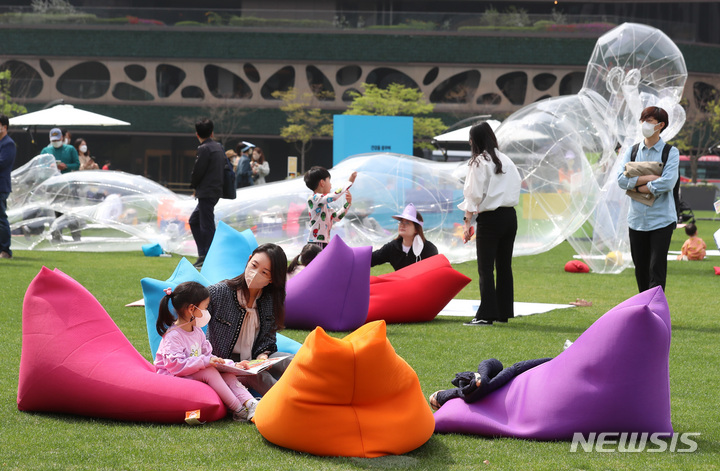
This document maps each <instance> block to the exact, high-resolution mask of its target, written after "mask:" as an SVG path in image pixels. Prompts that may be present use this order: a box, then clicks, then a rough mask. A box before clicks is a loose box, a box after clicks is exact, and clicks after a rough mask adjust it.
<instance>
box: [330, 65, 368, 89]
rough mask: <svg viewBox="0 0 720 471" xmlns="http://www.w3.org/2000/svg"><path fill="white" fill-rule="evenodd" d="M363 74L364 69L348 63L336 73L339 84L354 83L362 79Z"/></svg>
mask: <svg viewBox="0 0 720 471" xmlns="http://www.w3.org/2000/svg"><path fill="white" fill-rule="evenodd" d="M361 75H362V69H361V68H360V66H357V65H347V66H345V67H343V68H342V69H340V70H338V71H337V73H336V74H335V80H337V83H338V85H343V86H345V85H352V84H353V83H355V82H357V81H358V80H360V76H361Z"/></svg>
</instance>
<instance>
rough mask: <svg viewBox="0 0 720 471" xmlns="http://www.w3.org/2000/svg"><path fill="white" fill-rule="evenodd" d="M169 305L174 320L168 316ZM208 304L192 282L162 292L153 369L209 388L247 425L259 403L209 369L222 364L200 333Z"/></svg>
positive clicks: (233, 379) (226, 375) (206, 295)
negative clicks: (163, 293) (159, 337)
mask: <svg viewBox="0 0 720 471" xmlns="http://www.w3.org/2000/svg"><path fill="white" fill-rule="evenodd" d="M170 303H172V306H173V308H174V309H175V312H177V316H175V315H173V314H172V313H171V312H170ZM209 303H210V293H209V292H208V290H207V288H205V287H204V286H203V285H201V284H200V283H196V282H194V281H188V282H185V283H180V284H179V285H178V286H177V287H176V288H175V290H171V289H170V288H167V289H166V290H165V296H164V297H163V299H162V300H161V301H160V309H159V313H158V320H157V324H156V328H157V331H158V334H160V335H161V336H162V340H161V341H160V346H159V347H158V350H157V353H156V354H155V366H156V368H157V372H158V374H165V375H172V376H181V377H185V378H189V379H194V380H197V381H202V382H203V383H206V384H208V385H210V387H211V388H213V389H214V390H215V392H216V393H217V394H218V396H220V399H221V400H222V401H223V403H224V404H225V406H227V408H228V409H230V410H232V411H233V419H234V420H237V421H240V422H247V421H249V420H251V419H252V418H253V416H254V415H255V407H256V406H257V403H258V400H257V399H255V398H254V397H253V396H252V395H251V394H250V392H249V391H248V390H247V388H245V386H243V385H242V384H241V383H240V382H239V381H238V379H237V377H236V376H235V375H234V374H232V373H220V372H219V371H218V370H216V369H215V368H214V367H211V366H212V365H214V364H223V363H224V361H223V360H222V358H218V357H216V356H213V355H211V353H212V346H211V345H210V342H208V340H207V339H206V338H205V333H204V332H203V331H202V328H203V327H204V326H205V325H207V323H208V321H209V320H210V313H209V312H208V310H207V307H208V304H209ZM241 363H242V362H241ZM238 366H240V367H244V366H243V365H242V364H239V365H238Z"/></svg>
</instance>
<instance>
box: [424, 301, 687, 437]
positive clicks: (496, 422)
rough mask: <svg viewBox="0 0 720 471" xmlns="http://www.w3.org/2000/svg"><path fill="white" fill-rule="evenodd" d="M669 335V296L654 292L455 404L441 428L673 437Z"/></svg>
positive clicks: (442, 414) (440, 414) (446, 408)
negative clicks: (496, 385)
mask: <svg viewBox="0 0 720 471" xmlns="http://www.w3.org/2000/svg"><path fill="white" fill-rule="evenodd" d="M670 338H671V331H670V313H669V308H668V305H667V301H666V299H665V295H664V294H663V291H662V288H660V287H657V288H652V289H650V290H648V291H645V292H643V293H640V294H638V295H636V296H633V297H632V298H630V299H628V300H627V301H624V302H623V303H621V304H619V305H617V306H616V307H614V308H613V309H611V310H610V311H608V312H607V313H606V314H605V315H603V316H602V317H601V318H600V319H598V320H597V321H595V323H594V324H593V325H591V326H590V327H589V328H588V329H587V330H586V331H585V332H584V333H583V334H582V335H581V336H580V337H579V338H578V339H577V340H576V341H575V343H573V344H572V345H571V346H570V347H569V348H568V349H567V350H565V351H564V352H562V353H561V354H560V355H558V356H557V357H555V358H554V359H552V360H550V361H549V362H547V363H544V364H542V365H540V366H536V367H535V368H533V369H531V370H528V371H526V372H525V373H522V374H521V375H519V376H517V377H515V378H514V379H513V380H512V381H510V382H509V383H507V384H506V385H505V386H503V387H501V388H500V389H498V390H496V391H494V392H492V393H490V394H489V395H488V396H485V397H484V398H482V399H480V400H479V401H477V402H474V403H471V404H466V403H465V402H464V401H463V400H462V399H451V400H449V401H448V402H446V403H445V404H444V405H443V406H442V407H441V408H440V410H438V411H437V412H436V413H435V431H436V432H448V433H469V434H476V435H485V436H505V437H516V438H532V439H538V440H570V439H572V437H573V434H574V433H576V432H580V433H583V434H584V435H585V436H586V437H587V434H589V433H592V432H596V433H602V432H616V433H621V432H628V433H633V432H638V433H642V432H647V433H656V432H657V433H672V432H673V428H672V424H671V422H670V375H669V369H668V362H669V353H670Z"/></svg>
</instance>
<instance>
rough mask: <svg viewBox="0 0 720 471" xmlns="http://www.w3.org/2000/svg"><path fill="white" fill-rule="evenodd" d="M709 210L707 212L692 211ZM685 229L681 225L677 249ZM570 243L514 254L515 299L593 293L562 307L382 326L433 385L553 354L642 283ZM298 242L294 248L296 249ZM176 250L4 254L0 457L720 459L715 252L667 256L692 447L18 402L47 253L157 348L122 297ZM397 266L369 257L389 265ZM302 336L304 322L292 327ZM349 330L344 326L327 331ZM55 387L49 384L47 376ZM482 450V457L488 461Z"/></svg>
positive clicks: (448, 463)
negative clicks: (489, 322) (171, 416)
mask: <svg viewBox="0 0 720 471" xmlns="http://www.w3.org/2000/svg"><path fill="white" fill-rule="evenodd" d="M696 215H697V216H707V217H710V216H712V215H711V213H709V212H708V213H705V214H702V213H700V214H696ZM698 225H699V228H700V236H701V237H702V238H703V239H705V241H706V242H707V243H708V245H709V248H715V245H714V243H713V241H712V233H713V232H714V231H715V230H717V229H718V227H720V220H716V221H699V223H698ZM684 239H685V234H684V231H682V230H678V231H676V233H675V236H674V238H673V242H672V245H671V250H679V249H680V246H681V245H682V242H683V241H684ZM573 253H574V251H573V250H572V248H571V247H570V246H569V244H567V243H563V244H562V245H560V246H559V247H556V248H555V249H553V250H551V251H549V252H547V253H544V254H541V255H536V256H529V257H520V258H516V259H515V260H514V273H515V287H516V288H515V289H516V291H515V300H516V301H528V302H544V303H568V302H570V301H574V300H575V299H576V298H578V297H580V298H584V299H586V300H588V301H592V302H593V305H592V306H591V307H582V308H580V307H579V308H572V309H561V310H556V311H552V312H549V313H546V314H539V315H535V316H530V317H523V318H518V319H514V320H512V321H510V323H508V324H504V325H496V326H493V327H487V328H477V327H464V326H463V325H462V321H463V319H460V318H448V317H438V318H436V319H435V320H434V321H432V322H429V323H423V324H407V325H389V326H388V338H389V339H390V342H391V343H392V344H393V346H394V348H395V349H396V351H397V352H398V354H399V355H400V356H402V357H403V358H404V359H405V360H406V361H407V362H408V363H409V364H410V365H411V366H412V367H413V368H414V369H415V371H416V372H417V374H418V376H419V378H420V383H421V385H422V388H423V392H424V393H425V395H426V396H427V395H428V394H430V393H432V392H433V391H435V390H437V389H442V388H447V387H449V386H450V383H449V380H450V379H451V378H452V377H453V376H454V373H455V372H458V371H466V370H472V369H474V368H475V367H476V366H477V363H478V362H479V360H481V359H484V358H488V357H496V358H498V359H500V360H501V361H503V363H506V364H511V363H513V362H515V361H518V360H524V359H529V358H538V357H544V356H555V355H557V354H559V353H560V352H561V351H562V346H563V343H564V342H565V340H566V339H570V340H575V339H576V338H577V337H578V336H579V335H580V334H581V333H582V332H583V331H584V330H585V329H586V328H587V327H588V326H590V325H591V324H592V323H593V322H594V321H595V320H596V319H598V318H599V317H600V316H601V315H602V314H603V313H605V312H606V311H607V310H609V309H611V308H612V307H613V306H615V305H616V304H618V303H620V302H621V301H623V300H625V299H627V298H628V297H630V296H632V295H634V294H636V292H637V290H636V285H635V279H634V276H633V273H632V270H625V272H623V273H622V274H620V275H596V274H569V273H565V272H564V271H563V265H564V264H565V262H567V261H568V260H570V259H571V258H572V255H573ZM291 255H292V254H291ZM178 261H179V258H178V257H173V258H170V259H168V258H146V257H143V255H142V254H141V253H139V252H138V253H110V254H91V253H62V252H28V251H20V252H16V253H15V258H14V259H13V260H9V261H8V260H2V261H1V262H2V263H0V289H1V290H2V298H1V299H2V308H1V309H0V312H1V313H2V320H3V321H4V322H3V329H2V330H0V355H1V356H2V358H3V360H4V367H3V368H2V369H1V370H0V413H1V414H2V424H1V425H0V469H23V470H25V469H108V470H110V469H112V470H115V469H148V470H164V469H169V470H170V469H171V470H191V469H209V470H268V469H273V470H363V469H371V470H375V469H422V470H444V469H447V470H475V469H480V470H484V469H487V470H494V469H507V470H525V469H541V470H560V469H562V470H570V469H578V470H604V469H634V470H647V469H693V470H694V469H718V468H720V401H719V399H720V393H718V391H719V390H720V372H719V370H720V348H719V346H720V342H719V341H718V340H719V337H720V335H719V334H720V322H719V314H720V296H719V294H718V293H719V292H720V277H718V276H715V275H714V272H713V265H718V266H720V258H710V259H709V260H707V259H706V260H705V261H701V262H669V268H668V283H667V293H666V294H667V297H668V302H669V305H670V312H671V316H672V327H673V339H672V347H671V350H670V386H671V394H672V422H673V426H674V428H675V430H676V432H697V433H700V434H701V435H700V436H699V437H697V436H696V437H695V439H696V441H697V443H698V449H697V451H696V452H694V453H669V452H664V453H649V452H643V453H598V452H591V453H586V452H578V453H571V452H570V444H569V443H568V442H538V441H527V440H515V439H506V438H502V439H489V438H483V437H477V436H463V435H455V434H447V435H441V434H436V435H433V436H432V438H431V439H430V440H429V441H428V442H427V443H426V444H425V445H423V446H421V447H420V448H418V449H417V450H415V451H413V452H411V453H408V454H406V455H403V456H389V457H383V458H376V459H359V458H356V459H355V458H324V457H315V456H311V455H306V454H303V453H297V452H294V451H291V450H287V449H283V448H279V447H277V446H274V445H272V444H270V443H269V442H267V441H265V440H264V439H263V438H262V436H261V435H260V434H259V433H258V432H257V430H256V429H255V427H254V426H252V425H248V424H238V423H235V422H233V421H232V420H231V419H229V418H228V419H226V420H221V421H218V422H214V423H210V424H207V425H204V426H201V427H190V426H187V425H182V426H180V425H172V426H170V425H155V424H144V423H122V422H114V421H108V420H97V419H92V418H86V417H76V416H65V415H58V414H40V413H25V412H19V411H18V410H17V403H16V399H17V397H16V396H17V385H18V369H19V364H20V352H21V343H22V342H21V327H22V320H21V312H22V301H23V296H24V293H25V290H26V289H27V286H28V284H29V283H30V281H31V280H32V278H33V277H34V276H35V275H36V274H37V273H38V271H39V270H40V267H41V266H43V265H45V266H48V267H50V268H55V267H57V268H59V269H61V270H62V271H64V272H65V273H67V274H68V275H70V276H72V277H73V278H75V279H76V280H78V281H79V282H80V283H81V284H83V285H84V286H85V287H86V288H87V289H88V290H89V291H90V292H91V293H93V294H94V295H95V297H96V298H97V299H98V300H99V301H100V303H101V304H102V305H103V306H104V307H105V308H106V310H107V311H108V312H109V314H110V315H111V317H112V318H113V319H114V321H115V322H116V323H117V325H118V326H119V327H120V329H121V330H122V331H123V333H124V334H125V335H126V336H127V337H128V339H129V340H130V341H131V342H132V344H133V345H134V346H135V347H136V348H137V349H138V351H139V352H140V353H141V354H142V355H143V356H145V357H146V358H147V359H148V360H150V349H149V346H148V342H147V335H146V331H145V321H144V310H143V309H140V308H126V307H124V305H125V304H127V303H129V302H131V301H135V300H137V299H139V298H141V297H142V291H141V288H140V279H141V278H143V277H152V278H157V279H166V278H168V277H169V276H170V275H171V274H172V271H173V270H174V268H175V266H176V265H177V263H178ZM388 268H389V267H382V268H379V269H373V274H379V273H384V272H387V271H388ZM455 268H456V269H457V270H459V271H461V272H463V273H465V274H466V275H468V276H470V277H471V278H473V282H472V283H471V284H470V285H468V286H467V287H466V288H465V289H464V290H463V291H462V292H461V293H460V294H459V296H458V297H460V298H466V299H477V298H478V287H477V281H476V280H477V274H476V264H475V263H472V262H468V263H463V264H459V265H457V266H456V267H455ZM284 333H285V334H286V335H287V336H289V337H291V338H294V339H296V340H298V341H300V342H302V341H303V340H304V338H305V336H306V335H307V333H308V332H307V331H299V330H287V331H285V332H284ZM332 335H335V336H343V335H345V334H344V333H336V334H332ZM47 387H48V388H49V389H50V390H52V384H48V385H47ZM485 460H487V463H484V461H485Z"/></svg>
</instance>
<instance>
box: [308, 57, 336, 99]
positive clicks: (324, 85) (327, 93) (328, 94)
mask: <svg viewBox="0 0 720 471" xmlns="http://www.w3.org/2000/svg"><path fill="white" fill-rule="evenodd" d="M305 74H306V76H307V81H308V85H309V86H310V90H312V92H313V95H315V98H317V99H318V100H320V101H334V100H335V89H334V88H333V86H332V84H331V83H330V81H329V80H328V79H327V77H326V76H325V74H323V73H322V72H321V71H320V69H318V68H317V67H315V66H314V65H309V66H307V67H306V68H305Z"/></svg>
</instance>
